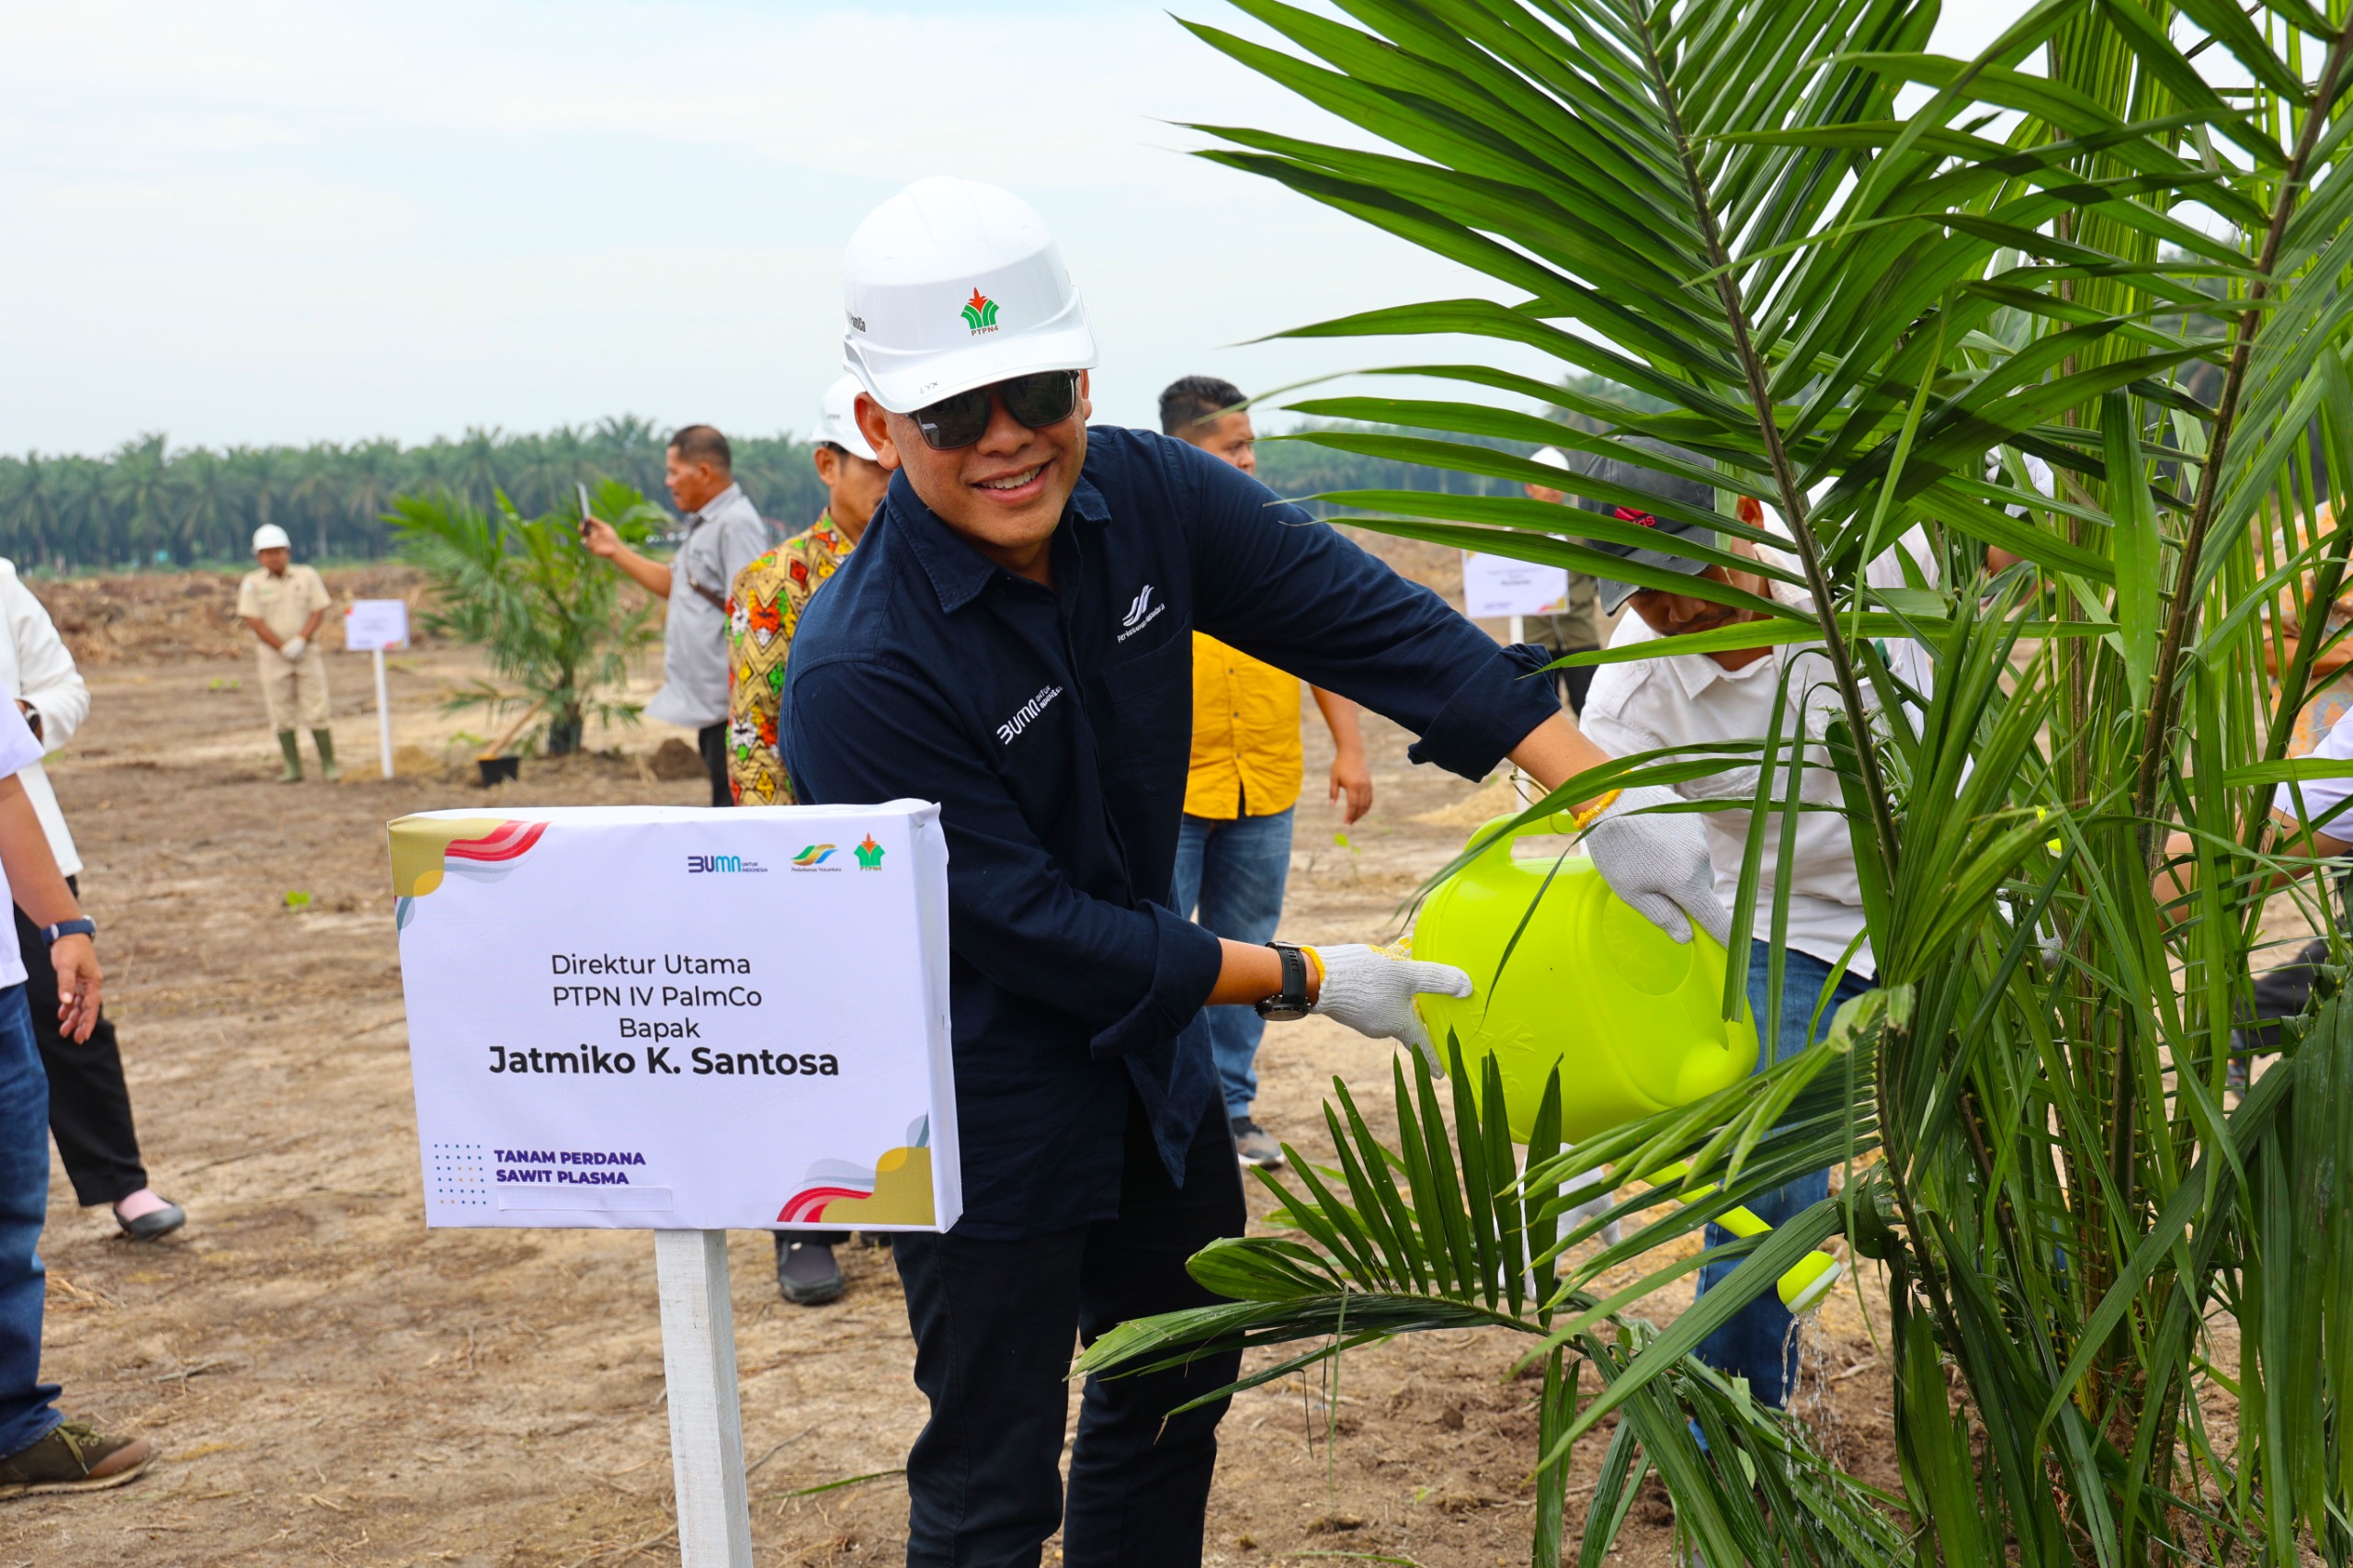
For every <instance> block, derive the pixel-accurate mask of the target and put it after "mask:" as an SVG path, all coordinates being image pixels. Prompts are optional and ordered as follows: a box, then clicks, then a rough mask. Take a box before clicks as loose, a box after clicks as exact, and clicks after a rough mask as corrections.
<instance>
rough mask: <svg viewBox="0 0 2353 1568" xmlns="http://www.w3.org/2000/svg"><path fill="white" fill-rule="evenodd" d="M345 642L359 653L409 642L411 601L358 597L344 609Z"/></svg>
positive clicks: (403, 646) (396, 646) (344, 643)
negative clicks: (409, 608) (409, 609)
mask: <svg viewBox="0 0 2353 1568" xmlns="http://www.w3.org/2000/svg"><path fill="white" fill-rule="evenodd" d="M343 645H344V646H345V647H346V648H348V649H350V650H351V651H352V652H353V653H373V652H376V651H378V650H382V649H399V648H405V647H407V646H408V601H407V600H405V599H354V600H352V601H351V602H350V603H349V604H347V605H346V606H345V607H344V610H343Z"/></svg>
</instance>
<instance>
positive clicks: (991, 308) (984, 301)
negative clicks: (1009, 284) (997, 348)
mask: <svg viewBox="0 0 2353 1568" xmlns="http://www.w3.org/2000/svg"><path fill="white" fill-rule="evenodd" d="M964 324H965V325H966V326H969V327H971V328H972V332H973V334H974V335H976V336H977V335H979V334H981V333H983V332H995V330H996V301H995V300H992V299H990V298H989V297H988V296H987V295H986V294H983V293H982V292H981V291H980V290H978V289H975V290H972V298H971V299H969V300H967V301H964Z"/></svg>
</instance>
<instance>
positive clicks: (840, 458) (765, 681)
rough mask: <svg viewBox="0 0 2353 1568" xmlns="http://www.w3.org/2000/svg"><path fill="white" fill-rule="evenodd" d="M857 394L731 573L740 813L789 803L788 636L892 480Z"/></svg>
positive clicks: (830, 398) (829, 405)
mask: <svg viewBox="0 0 2353 1568" xmlns="http://www.w3.org/2000/svg"><path fill="white" fill-rule="evenodd" d="M857 395H858V381H857V380H856V379H855V378H854V377H850V376H844V377H843V378H842V379H841V380H840V381H837V382H835V384H834V386H833V388H832V389H831V390H830V391H829V392H826V394H825V403H824V413H823V414H822V415H820V416H819V418H818V421H817V430H816V440H817V450H816V463H817V478H818V481H819V482H820V483H823V484H824V487H825V496H826V503H825V510H824V515H823V516H822V517H819V518H818V519H817V520H816V522H815V523H813V525H811V526H810V527H809V528H804V529H803V530H801V532H800V533H797V534H795V535H793V536H792V537H791V538H790V539H789V540H785V541H784V542H783V543H782V544H780V545H778V546H777V547H776V548H775V549H774V550H771V551H768V552H767V554H766V555H762V556H758V557H756V558H755V559H753V560H752V561H751V562H748V563H747V564H746V565H745V567H744V569H743V570H742V571H741V572H738V573H737V574H735V583H734V586H733V590H732V591H731V592H730V593H729V595H728V598H727V780H728V783H729V784H730V785H732V786H733V790H734V794H735V803H736V804H737V805H739V806H789V805H790V804H792V785H791V783H790V780H788V779H787V778H785V776H784V767H783V764H782V763H780V762H779V760H778V758H777V750H776V723H777V709H778V703H779V699H780V698H781V697H782V696H783V693H784V663H785V659H786V656H787V655H788V654H790V652H791V650H792V631H793V628H794V627H796V626H798V625H799V624H800V622H801V610H802V609H803V608H806V607H807V605H808V603H809V597H810V596H811V595H812V594H814V593H815V592H816V591H817V585H818V584H820V583H822V582H824V580H825V579H826V578H828V577H830V576H832V575H833V574H834V569H835V567H836V566H838V565H840V564H841V562H842V559H843V558H844V557H845V556H847V555H848V554H849V552H850V547H851V546H853V545H855V544H856V543H857V542H858V535H859V534H860V533H863V532H864V531H865V529H866V519H867V518H869V517H872V516H873V515H874V508H875V507H876V506H879V505H881V500H882V491H883V487H884V486H885V485H886V484H888V483H890V478H891V476H890V474H889V473H887V472H884V470H883V468H882V466H881V464H880V463H878V462H876V461H875V460H874V450H873V449H872V448H870V447H869V446H868V445H867V444H866V437H864V436H862V435H860V434H859V433H858V422H857V421H856V420H855V419H854V418H853V417H852V416H851V413H850V410H851V407H852V405H853V403H854V401H855V399H856V398H857ZM836 1290H837V1291H838V1281H836Z"/></svg>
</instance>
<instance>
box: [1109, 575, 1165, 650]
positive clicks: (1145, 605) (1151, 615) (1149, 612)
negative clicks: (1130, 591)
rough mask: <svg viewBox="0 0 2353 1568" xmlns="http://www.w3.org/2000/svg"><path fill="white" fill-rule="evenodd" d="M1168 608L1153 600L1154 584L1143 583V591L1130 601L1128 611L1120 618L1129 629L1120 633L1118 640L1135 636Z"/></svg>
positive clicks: (1122, 623) (1123, 640)
mask: <svg viewBox="0 0 2353 1568" xmlns="http://www.w3.org/2000/svg"><path fill="white" fill-rule="evenodd" d="M1166 608H1168V607H1167V606H1166V605H1165V604H1154V603H1153V602H1152V585H1151V584H1150V583H1146V584H1145V585H1143V592H1142V593H1140V594H1138V595H1137V596H1136V597H1135V598H1134V599H1133V600H1131V602H1130V603H1129V605H1128V613H1127V614H1125V615H1123V616H1121V617H1120V625H1121V626H1124V627H1126V628H1127V630H1126V631H1122V632H1120V635H1119V639H1118V640H1119V641H1120V642H1126V641H1127V640H1128V639H1129V638H1131V637H1133V636H1134V635H1135V634H1136V633H1137V632H1139V631H1142V630H1143V629H1144V628H1145V627H1147V626H1150V625H1151V624H1152V623H1153V622H1154V621H1155V620H1157V619H1160V612H1161V611H1162V610H1164V609H1166Z"/></svg>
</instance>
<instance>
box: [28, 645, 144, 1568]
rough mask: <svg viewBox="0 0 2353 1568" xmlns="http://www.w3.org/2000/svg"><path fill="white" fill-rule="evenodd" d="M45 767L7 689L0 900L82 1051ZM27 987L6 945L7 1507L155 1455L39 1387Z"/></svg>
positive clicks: (35, 1112)
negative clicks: (39, 791)
mask: <svg viewBox="0 0 2353 1568" xmlns="http://www.w3.org/2000/svg"><path fill="white" fill-rule="evenodd" d="M39 761H40V742H39V741H38V740H35V739H34V738H33V733H32V729H31V727H30V726H29V725H28V723H27V722H26V720H25V716H24V712H23V710H21V709H19V708H18V707H17V699H16V695H15V693H14V692H12V691H10V690H9V689H7V688H6V687H0V897H6V898H7V899H8V900H9V901H10V902H11V903H15V904H16V905H17V907H18V908H21V909H22V910H24V911H25V913H26V914H28V915H31V916H32V918H33V920H34V921H35V923H36V924H38V925H39V926H40V927H41V930H42V951H41V953H40V959H39V962H40V967H41V968H42V969H44V970H47V971H49V972H50V976H51V987H52V989H53V992H54V994H57V995H59V996H61V997H62V998H63V1000H62V1001H60V1002H59V1003H58V1004H57V1005H56V1006H54V1007H53V1008H52V1009H51V1012H52V1014H53V1021H54V1022H55V1024H56V1026H57V1028H58V1031H59V1032H60V1033H61V1034H63V1036H64V1037H65V1038H66V1039H67V1040H74V1041H77V1042H78V1041H81V1040H87V1039H89V1038H90V1031H91V1029H92V1028H95V1027H96V1026H97V1018H98V1003H99V996H100V992H101V990H102V988H103V985H104V981H105V977H104V975H103V974H102V973H101V972H100V971H99V969H98V953H97V946H96V945H95V943H94V941H93V937H95V936H96V934H97V927H96V926H93V925H92V924H91V923H90V922H89V921H88V920H86V919H85V918H83V915H82V910H81V907H80V905H78V904H77V903H74V892H73V890H72V889H71V888H68V887H67V886H66V885H65V879H64V878H63V876H62V875H60V874H59V872H58V869H57V862H56V860H55V858H52V857H51V854H50V852H49V837H48V835H46V834H44V833H43V832H42V831H41V825H40V818H39V817H38V816H37V815H36V814H35V813H34V811H33V804H32V801H31V800H30V799H29V798H28V795H27V793H26V790H25V786H24V781H23V778H22V775H23V773H24V770H25V769H26V768H28V767H32V766H33V765H34V764H36V763H38V762H39ZM25 978H26V966H25V964H24V962H23V960H21V959H19V958H18V956H17V949H15V948H13V947H7V946H5V945H0V1501H5V1500H6V1499H9V1498H12V1497H21V1496H27V1495H29V1494H34V1493H69V1492H87V1491H97V1490H100V1489H102V1488H105V1487H108V1486H116V1485H119V1484H120V1483H123V1482H126V1481H129V1480H130V1479H131V1477H132V1476H134V1475H137V1474H138V1473H139V1472H140V1471H141V1470H142V1469H143V1468H144V1467H145V1465H146V1463H147V1460H148V1459H149V1458H150V1457H151V1456H152V1455H153V1452H154V1445H153V1444H152V1443H150V1442H149V1441H148V1440H147V1439H146V1438H144V1437H120V1436H116V1435H110V1434H108V1433H105V1432H101V1431H99V1430H97V1428H96V1427H94V1426H91V1425H90V1424H89V1423H88V1422H86V1421H82V1420H77V1419H74V1418H72V1417H69V1416H64V1415H60V1414H59V1413H58V1411H57V1408H56V1403H57V1396H58V1393H59V1389H58V1387H57V1385H56V1384H55V1383H45V1382H42V1381H40V1341H41V1307H42V1301H43V1296H44V1294H45V1291H46V1289H47V1282H46V1280H45V1278H43V1275H42V1271H41V1265H40V1253H39V1251H38V1250H36V1249H37V1247H38V1245H39V1243H40V1231H41V1224H42V1222H43V1221H45V1220H46V1219H47V1218H48V1215H49V1078H48V1075H47V1074H45V1073H43V1072H42V1071H41V1064H40V1049H39V1048H38V1047H36V1046H35V1045H34V1044H33V1021H32V1012H31V1008H30V1007H29V1006H28V1004H27V1002H26V999H25V990H26V987H25ZM57 1539H58V1540H63V1539H64V1538H63V1536H62V1535H61V1536H59V1537H58V1538H57Z"/></svg>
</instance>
